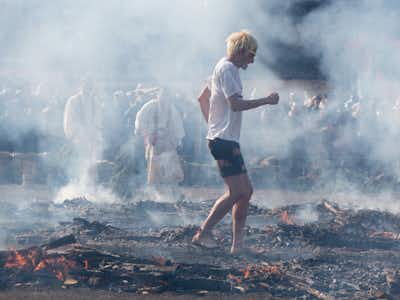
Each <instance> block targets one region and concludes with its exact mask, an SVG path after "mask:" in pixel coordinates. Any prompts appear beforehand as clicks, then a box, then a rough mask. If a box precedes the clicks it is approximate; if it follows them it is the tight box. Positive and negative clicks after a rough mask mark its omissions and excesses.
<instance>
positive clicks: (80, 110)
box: [63, 80, 103, 180]
mask: <svg viewBox="0 0 400 300" xmlns="http://www.w3.org/2000/svg"><path fill="white" fill-rule="evenodd" d="M100 115H101V107H100V104H99V100H98V98H97V96H96V95H95V94H94V91H93V87H92V86H91V83H90V82H89V81H88V80H82V82H81V86H80V90H79V92H78V93H77V94H75V95H73V96H71V97H70V98H69V99H68V100H67V102H66V104H65V108H64V120H63V125H64V134H65V137H66V139H67V140H68V141H69V143H70V144H71V146H72V148H73V153H74V159H75V163H72V164H70V166H69V167H70V169H71V170H70V171H71V172H72V174H70V175H72V176H73V177H75V176H78V178H79V180H81V179H83V180H86V179H88V176H89V175H88V171H89V168H90V167H91V166H92V165H93V164H94V162H95V161H96V160H98V159H99V158H100V155H101V152H102V147H103V139H102V128H101V127H102V125H101V117H100Z"/></svg>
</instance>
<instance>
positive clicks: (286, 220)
mask: <svg viewBox="0 0 400 300" xmlns="http://www.w3.org/2000/svg"><path fill="white" fill-rule="evenodd" d="M281 220H282V222H283V223H285V224H288V225H294V222H293V220H292V219H291V218H290V217H289V213H288V212H287V210H285V211H284V212H282V214H281Z"/></svg>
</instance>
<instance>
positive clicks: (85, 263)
mask: <svg viewBox="0 0 400 300" xmlns="http://www.w3.org/2000/svg"><path fill="white" fill-rule="evenodd" d="M83 265H84V267H85V270H87V269H89V261H88V260H87V259H85V260H84V261H83Z"/></svg>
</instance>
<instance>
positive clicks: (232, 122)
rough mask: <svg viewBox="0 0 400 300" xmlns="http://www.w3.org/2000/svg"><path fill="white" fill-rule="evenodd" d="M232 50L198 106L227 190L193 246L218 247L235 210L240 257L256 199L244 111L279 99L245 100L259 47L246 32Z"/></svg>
mask: <svg viewBox="0 0 400 300" xmlns="http://www.w3.org/2000/svg"><path fill="white" fill-rule="evenodd" d="M226 45H227V57H226V58H223V59H221V60H220V61H219V62H218V63H217V65H216V66H215V68H214V71H213V74H212V79H211V90H210V87H208V86H206V87H204V89H203V91H202V92H201V94H200V96H199V99H198V100H199V103H200V108H201V111H202V113H203V115H204V118H205V119H206V120H207V121H208V133H207V139H208V140H209V142H208V145H209V148H210V152H211V154H212V156H213V157H214V159H215V160H216V161H217V165H218V168H219V171H220V174H221V176H222V178H223V180H224V182H225V185H226V187H227V189H226V192H225V193H224V194H223V195H222V196H221V197H220V198H218V199H217V201H216V202H215V204H214V206H213V208H212V209H211V211H210V213H209V215H208V217H207V218H206V220H205V221H204V222H203V223H202V225H201V226H200V229H199V230H198V231H197V233H196V234H195V235H194V237H193V239H192V242H193V243H194V244H196V245H200V246H203V247H207V248H214V247H216V246H217V245H216V242H215V240H214V239H213V237H212V234H211V230H212V228H213V227H214V226H215V225H216V224H217V223H218V222H219V221H220V220H221V219H222V218H223V217H224V216H225V215H226V214H227V213H228V212H229V211H230V210H232V227H233V228H232V233H233V235H232V246H231V250H230V252H231V253H232V254H236V253H239V252H242V251H243V250H244V241H243V229H244V226H245V224H246V218H247V211H248V206H249V201H250V198H251V195H252V193H253V187H252V185H251V182H250V179H249V177H248V175H247V170H246V167H245V165H244V161H243V157H242V155H241V152H240V145H239V138H240V129H241V123H242V111H244V110H249V109H253V108H256V107H259V106H261V105H266V104H271V105H274V104H277V103H278V102H279V95H278V94H277V93H271V94H270V95H269V96H267V97H265V98H260V99H254V100H244V99H243V96H242V90H243V88H242V82H241V80H240V76H239V69H243V70H245V69H247V66H248V65H249V64H251V63H253V62H254V58H255V55H256V51H257V41H256V39H255V38H254V37H253V36H252V35H251V34H250V33H249V32H247V31H240V32H234V33H232V34H231V35H230V36H229V37H228V38H227V40H226Z"/></svg>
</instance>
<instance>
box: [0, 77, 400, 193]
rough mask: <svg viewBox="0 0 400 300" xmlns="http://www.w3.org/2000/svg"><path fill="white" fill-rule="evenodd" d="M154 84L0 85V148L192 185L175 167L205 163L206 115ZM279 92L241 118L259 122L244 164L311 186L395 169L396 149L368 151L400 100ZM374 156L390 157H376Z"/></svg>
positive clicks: (390, 134)
mask: <svg viewBox="0 0 400 300" xmlns="http://www.w3.org/2000/svg"><path fill="white" fill-rule="evenodd" d="M162 90H163V89H161V88H160V87H158V86H156V85H152V86H151V85H148V86H146V87H144V86H143V85H141V84H138V85H137V86H136V87H135V88H133V89H125V90H120V89H117V90H115V89H113V90H109V91H107V90H105V89H99V85H98V84H96V82H95V81H94V80H91V81H88V80H83V81H82V82H81V83H80V87H79V89H78V91H77V92H74V91H73V90H69V91H62V92H61V90H57V89H50V88H48V86H46V85H45V84H39V85H36V86H34V88H32V87H31V86H30V85H27V84H25V85H22V84H20V85H17V84H9V85H3V87H2V89H1V90H0V151H2V152H5V151H7V152H16V153H26V152H33V153H41V152H48V153H63V154H65V153H68V154H69V155H70V156H71V157H74V159H75V161H76V162H78V161H86V162H90V161H92V162H95V161H98V160H107V161H111V162H115V164H116V165H117V169H118V167H119V169H120V170H121V169H127V166H130V168H131V173H132V172H133V173H135V174H137V178H136V179H135V180H136V181H138V182H141V183H142V184H143V183H145V182H148V183H152V182H157V180H161V179H159V178H156V177H155V175H154V174H161V173H164V177H165V178H164V179H162V180H165V181H166V182H168V181H171V180H175V181H177V182H178V183H179V182H181V183H182V182H183V183H185V184H197V183H196V182H190V180H187V179H186V180H185V174H184V170H185V172H187V170H188V168H183V167H182V166H183V164H184V163H186V162H189V163H199V164H212V162H211V157H210V155H209V153H208V152H207V149H206V146H205V130H206V122H205V121H204V119H202V116H201V110H200V108H199V107H198V104H197V103H196V102H197V101H196V100H195V99H196V96H195V94H196V92H197V91H193V93H192V95H185V96H184V95H183V93H179V92H178V91H173V92H171V91H168V92H165V93H164V96H160V95H162V94H163V93H162V92H161V91H162ZM68 93H69V95H68ZM71 95H72V96H71ZM165 95H167V96H165ZM280 95H281V103H280V104H279V105H277V106H273V107H272V106H268V107H265V108H260V109H257V110H255V111H254V112H251V117H250V118H247V119H246V118H245V120H244V124H243V126H244V127H246V126H247V127H251V126H260V128H261V131H260V132H259V133H257V137H254V136H251V135H250V136H248V137H246V136H244V137H243V139H244V140H245V144H246V147H244V149H243V153H244V155H245V156H249V158H251V159H249V165H248V168H249V170H250V171H251V169H252V167H256V168H257V167H259V166H258V164H259V163H260V162H261V161H262V160H263V159H265V158H266V157H268V156H271V157H272V156H273V157H275V158H277V160H278V161H279V164H280V169H279V172H280V174H281V177H282V178H285V180H283V179H282V180H280V181H281V182H275V183H277V184H288V182H289V184H290V182H294V181H295V179H299V178H302V179H303V182H305V181H307V182H308V183H309V184H310V183H312V182H314V181H318V180H320V179H321V178H324V179H326V180H327V181H332V180H333V179H334V178H335V176H336V175H337V174H340V175H344V176H345V177H346V178H347V179H348V180H350V181H351V180H358V181H364V182H365V181H367V179H366V178H369V177H371V176H378V175H380V174H384V177H385V178H386V179H387V178H388V177H390V176H391V177H393V178H394V177H396V176H397V172H398V168H399V165H400V163H399V161H400V160H399V159H398V158H397V157H396V154H395V153H392V154H389V155H378V154H382V153H376V152H377V151H376V149H379V148H378V146H382V148H384V147H386V148H387V147H389V148H390V146H391V145H390V142H391V141H392V142H393V141H396V139H397V131H396V130H395V126H393V127H392V128H389V127H388V125H387V123H388V120H392V119H393V120H396V119H397V118H398V115H399V113H400V101H399V100H393V101H392V102H386V103H392V105H390V104H386V106H384V105H377V102H376V101H374V100H372V99H367V98H360V97H355V96H351V95H350V94H348V95H346V96H341V97H337V96H336V97H334V96H331V95H330V94H329V95H326V94H317V95H313V96H308V95H303V94H299V93H288V92H287V91H280ZM135 123H136V124H135ZM157 132H158V134H157ZM277 136H278V138H277ZM165 137H167V139H165ZM259 137H262V138H259ZM246 139H247V141H246ZM156 141H157V145H156ZM274 145H275V147H274ZM392 146H393V148H394V147H395V145H394V144H393V143H392ZM66 148H67V149H68V150H66ZM260 149H264V150H265V149H266V151H260ZM63 151H64V152H63ZM378 152H379V151H378ZM72 153H74V155H72ZM154 153H156V155H154ZM391 155H392V156H391ZM382 156H385V157H386V158H388V159H387V160H386V161H385V159H383V160H380V158H381V157H382ZM66 157H68V155H67V156H65V155H63V158H66ZM128 160H129V163H128ZM161 160H165V161H166V162H167V163H160V161H161ZM70 162H71V160H69V161H68V162H65V163H64V167H65V166H68V167H67V168H64V167H63V168H64V169H63V170H62V171H63V172H64V173H65V174H64V175H65V176H64V179H63V180H64V181H68V180H69V178H72V177H73V176H74V173H76V172H78V170H77V166H80V167H82V165H81V164H79V163H75V164H71V163H70ZM168 163H169V164H168ZM58 166H60V164H59V161H57V167H58ZM147 166H149V170H150V171H149V172H148V173H146V171H145V170H146V167H147ZM174 166H175V167H174ZM176 166H180V167H176ZM125 171H126V170H125ZM172 171H174V172H172ZM128 173H129V172H128ZM124 174H125V173H124V172H122V173H121V174H120V176H124ZM165 174H168V176H169V175H170V174H172V177H171V178H169V179H168V178H167V177H168V176H167V175H165ZM125 175H126V174H125ZM203 177H204V176H203ZM187 178H189V176H187ZM204 178H205V177H204ZM290 179H293V181H291V180H290ZM304 180H305V181H304ZM258 181H261V180H258ZM278 181H279V179H278ZM204 182H206V179H205V180H204V181H203V182H202V183H204ZM256 182H257V181H256ZM298 182H300V181H298ZM124 189H125V188H124Z"/></svg>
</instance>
